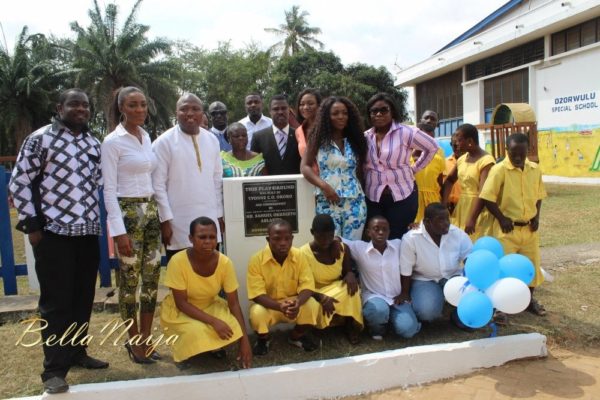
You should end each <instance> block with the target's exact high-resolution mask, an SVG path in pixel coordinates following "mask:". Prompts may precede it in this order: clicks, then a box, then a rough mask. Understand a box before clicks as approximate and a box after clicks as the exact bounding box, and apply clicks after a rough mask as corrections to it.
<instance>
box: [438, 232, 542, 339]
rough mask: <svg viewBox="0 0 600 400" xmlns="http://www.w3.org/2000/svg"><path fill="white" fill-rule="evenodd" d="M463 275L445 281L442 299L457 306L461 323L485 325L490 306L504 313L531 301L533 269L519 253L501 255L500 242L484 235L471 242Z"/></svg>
mask: <svg viewBox="0 0 600 400" xmlns="http://www.w3.org/2000/svg"><path fill="white" fill-rule="evenodd" d="M464 275H465V276H455V277H453V278H451V279H449V280H448V282H446V285H445V286H444V296H445V297H446V301H447V302H448V303H450V304H452V305H453V306H456V307H457V311H458V317H459V318H460V320H461V322H462V323H463V324H465V325H466V326H468V327H470V328H481V327H483V326H485V325H486V324H487V323H488V322H489V321H490V320H491V319H492V316H493V314H494V309H497V310H499V311H502V312H504V313H507V314H517V313H520V312H521V311H523V310H525V309H526V308H527V306H528V305H529V302H530V300H531V292H530V291H529V287H528V285H529V283H531V281H532V280H533V278H534V275H535V268H534V267H533V263H532V262H531V260H529V258H527V257H525V256H523V255H521V254H508V255H506V256H505V255H504V250H503V248H502V244H501V243H500V242H499V241H498V240H497V239H495V238H493V237H490V236H484V237H481V238H479V239H478V240H477V241H476V242H475V244H474V245H473V249H472V251H471V254H469V257H467V261H466V263H465V269H464Z"/></svg>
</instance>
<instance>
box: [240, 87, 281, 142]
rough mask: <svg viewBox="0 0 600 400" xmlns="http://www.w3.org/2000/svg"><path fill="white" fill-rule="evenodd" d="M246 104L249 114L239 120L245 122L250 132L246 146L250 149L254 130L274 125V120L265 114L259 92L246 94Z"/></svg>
mask: <svg viewBox="0 0 600 400" xmlns="http://www.w3.org/2000/svg"><path fill="white" fill-rule="evenodd" d="M244 104H245V106H246V112H247V113H248V115H247V116H246V117H244V118H242V119H241V120H239V122H240V123H242V124H244V126H245V127H246V131H247V132H248V146H246V147H247V148H248V150H250V144H251V143H252V136H253V135H254V132H257V131H260V130H262V129H265V128H268V127H270V126H271V125H273V120H272V119H271V118H269V117H266V116H264V115H263V113H262V107H263V99H262V96H261V95H260V94H259V93H250V94H249V95H248V96H246V99H245V100H244Z"/></svg>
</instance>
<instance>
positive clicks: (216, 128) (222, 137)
mask: <svg viewBox="0 0 600 400" xmlns="http://www.w3.org/2000/svg"><path fill="white" fill-rule="evenodd" d="M208 115H210V121H211V122H212V126H211V127H210V129H209V130H210V131H211V132H212V133H213V135H215V137H216V138H217V140H218V141H219V147H220V148H221V151H230V150H231V144H230V143H229V140H227V106H226V105H225V104H223V103H222V102H220V101H214V102H212V103H210V106H208Z"/></svg>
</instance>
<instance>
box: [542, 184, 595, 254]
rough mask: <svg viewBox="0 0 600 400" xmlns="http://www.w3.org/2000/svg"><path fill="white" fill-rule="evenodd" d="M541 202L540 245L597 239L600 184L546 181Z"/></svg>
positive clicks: (586, 241)
mask: <svg viewBox="0 0 600 400" xmlns="http://www.w3.org/2000/svg"><path fill="white" fill-rule="evenodd" d="M546 191H547V192H548V197H547V198H546V199H545V200H544V201H543V202H542V212H541V215H540V236H541V238H540V240H541V246H542V247H553V246H560V245H565V244H575V243H591V242H600V236H599V235H598V226H600V186H573V185H558V184H547V185H546Z"/></svg>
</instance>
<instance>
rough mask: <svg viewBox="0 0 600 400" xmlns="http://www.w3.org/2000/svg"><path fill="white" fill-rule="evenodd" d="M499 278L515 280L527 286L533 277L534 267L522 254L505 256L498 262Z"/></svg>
mask: <svg viewBox="0 0 600 400" xmlns="http://www.w3.org/2000/svg"><path fill="white" fill-rule="evenodd" d="M499 264H500V278H517V279H519V280H522V281H523V282H525V284H526V285H529V284H530V283H531V281H532V280H533V278H534V277H535V267H534V266H533V263H532V262H531V260H530V259H529V258H527V257H525V256H524V255H522V254H507V255H505V256H504V257H502V258H501V259H500V261H499Z"/></svg>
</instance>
